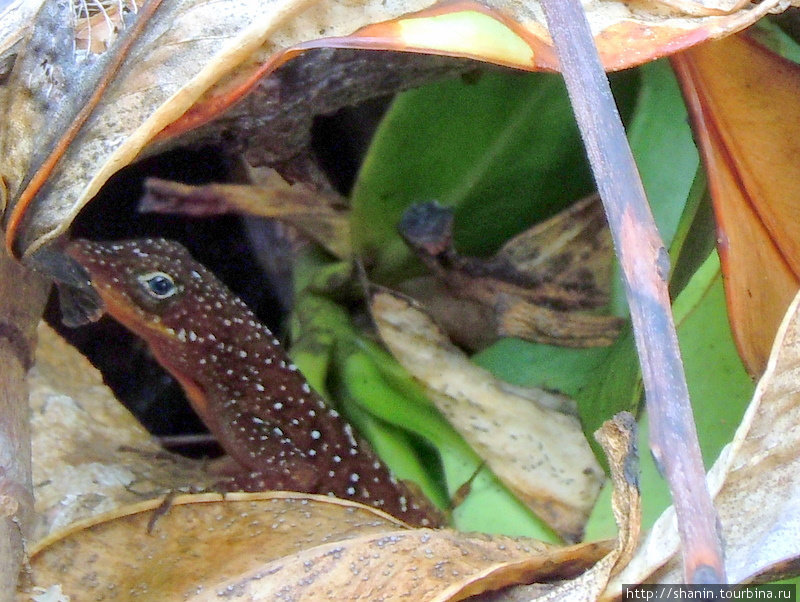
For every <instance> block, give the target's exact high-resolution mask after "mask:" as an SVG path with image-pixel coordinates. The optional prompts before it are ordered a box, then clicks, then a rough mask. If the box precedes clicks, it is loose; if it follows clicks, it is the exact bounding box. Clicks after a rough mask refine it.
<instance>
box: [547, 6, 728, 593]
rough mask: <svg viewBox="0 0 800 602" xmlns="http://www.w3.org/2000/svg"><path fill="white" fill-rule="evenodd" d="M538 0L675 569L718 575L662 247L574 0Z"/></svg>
mask: <svg viewBox="0 0 800 602" xmlns="http://www.w3.org/2000/svg"><path fill="white" fill-rule="evenodd" d="M542 5H543V7H544V11H545V15H546V17H547V23H548V27H549V29H550V35H551V36H552V38H553V42H554V44H555V46H556V50H557V52H558V56H559V59H560V61H561V65H562V73H563V75H564V80H565V81H566V84H567V90H568V92H569V96H570V99H571V101H572V107H573V110H574V112H575V117H576V119H577V122H578V126H579V127H580V130H581V134H582V136H583V141H584V144H585V146H586V151H587V154H588V156H589V161H590V163H591V165H592V170H593V172H594V175H595V179H596V181H597V187H598V191H599V192H600V196H601V198H602V199H603V205H604V206H605V210H606V214H607V216H608V223H609V226H610V228H611V233H612V236H613V238H614V246H615V247H616V250H617V255H618V257H619V260H620V264H621V266H622V273H623V277H624V280H625V292H626V295H627V298H628V304H629V306H630V311H631V318H632V320H633V329H634V336H635V339H636V347H637V349H638V352H639V362H640V364H641V366H642V378H643V380H644V389H645V396H646V399H647V411H648V415H649V419H650V448H651V450H652V452H653V455H654V456H655V458H656V461H657V462H658V464H659V465H660V467H661V469H662V472H663V474H664V475H665V477H666V480H667V483H668V484H669V488H670V491H671V493H672V500H673V503H674V505H675V512H676V515H677V519H678V532H679V534H680V538H681V541H682V543H683V562H684V576H685V578H686V580H687V582H688V583H724V582H725V567H724V563H723V553H722V544H721V542H720V537H719V533H718V531H717V515H716V511H715V509H714V506H713V503H712V501H711V496H710V495H709V493H708V488H707V487H706V481H705V470H704V468H703V460H702V456H701V455H700V446H699V444H698V441H697V432H696V430H695V425H694V419H693V416H692V407H691V405H690V403H689V390H688V388H687V386H686V376H685V374H684V370H683V363H682V362H681V357H680V350H679V348H678V337H677V334H676V332H675V323H674V320H673V317H672V312H671V310H670V303H669V294H668V291H667V275H668V272H669V259H668V255H667V252H666V250H665V249H664V245H663V243H662V241H661V238H660V236H659V234H658V230H657V229H656V225H655V221H654V220H653V215H652V213H651V212H650V207H649V205H648V204H647V198H646V197H645V193H644V188H643V186H642V182H641V179H640V177H639V172H638V170H637V169H636V164H635V162H634V160H633V155H632V153H631V150H630V146H629V145H628V141H627V139H626V137H625V131H624V129H623V127H622V121H621V120H620V118H619V113H618V111H617V108H616V105H615V104H614V98H613V96H612V95H611V88H610V86H609V84H608V79H607V78H606V75H605V71H604V70H603V66H602V64H601V62H600V57H599V55H598V53H597V48H596V47H595V45H594V41H593V39H592V34H591V31H590V29H589V24H588V22H587V20H586V15H585V14H584V12H583V9H582V7H581V4H580V0H542Z"/></svg>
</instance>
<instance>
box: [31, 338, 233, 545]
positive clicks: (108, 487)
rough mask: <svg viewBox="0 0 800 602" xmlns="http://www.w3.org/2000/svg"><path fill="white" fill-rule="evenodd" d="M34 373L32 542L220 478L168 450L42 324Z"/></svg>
mask: <svg viewBox="0 0 800 602" xmlns="http://www.w3.org/2000/svg"><path fill="white" fill-rule="evenodd" d="M38 336H39V344H38V347H37V350H36V364H35V365H34V367H33V368H32V370H31V372H30V374H29V386H30V404H31V428H32V431H33V434H32V447H33V450H32V451H33V482H34V485H35V486H34V493H35V495H36V512H37V520H36V524H35V531H34V534H33V541H36V540H38V539H40V538H42V537H44V536H46V535H48V534H49V533H51V532H52V531H53V530H56V529H62V528H64V527H65V526H66V525H69V524H71V523H73V522H75V521H77V520H82V519H85V518H89V517H91V516H95V515H97V514H102V513H104V512H110V511H112V510H115V509H117V508H119V507H120V506H123V505H126V504H131V503H134V502H140V501H143V500H151V499H153V498H157V497H160V496H163V495H166V494H167V493H168V492H170V491H176V490H181V489H187V488H190V487H191V488H197V489H202V488H208V487H211V486H213V484H214V482H215V481H216V480H218V479H217V478H215V477H212V476H211V475H208V474H207V473H206V472H205V471H204V470H203V467H202V465H201V464H200V463H198V462H193V461H190V460H187V459H185V458H180V457H177V456H174V455H172V454H168V453H167V452H165V451H164V450H163V449H162V448H161V447H160V446H159V445H157V444H156V442H155V441H154V440H153V438H152V437H151V436H150V434H149V433H147V431H145V430H144V428H143V427H142V426H141V425H140V424H139V422H137V421H136V419H135V418H134V417H133V416H132V415H131V414H130V413H129V412H128V411H127V410H126V409H125V408H124V407H123V406H122V405H121V404H120V403H119V402H118V401H117V400H116V399H115V398H114V395H113V394H112V393H111V391H110V390H109V389H108V387H106V386H105V385H104V384H103V377H102V376H101V375H100V373H99V372H98V371H97V370H96V369H95V368H94V367H93V366H92V365H91V364H90V363H89V362H88V361H87V360H86V358H84V357H83V356H82V355H81V354H80V353H78V352H77V351H76V350H75V349H74V348H73V347H71V346H70V345H68V344H67V343H66V342H65V341H64V340H63V339H61V338H60V337H59V336H58V335H57V334H56V333H55V332H53V330H52V329H50V328H49V327H48V326H46V325H44V324H41V325H40V326H39V331H38Z"/></svg>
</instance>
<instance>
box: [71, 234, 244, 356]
mask: <svg viewBox="0 0 800 602" xmlns="http://www.w3.org/2000/svg"><path fill="white" fill-rule="evenodd" d="M66 252H67V254H68V255H69V256H70V257H72V258H73V259H74V260H75V261H77V262H78V264H80V265H81V266H82V267H83V268H84V269H85V270H86V272H87V273H88V275H89V278H90V280H91V284H92V286H93V287H94V289H95V290H96V291H97V293H98V295H99V296H100V298H101V299H102V301H103V303H104V305H105V309H106V311H107V313H109V314H111V315H112V316H113V317H114V318H116V319H117V320H118V321H120V322H122V323H123V324H125V325H126V326H128V327H129V328H130V329H131V330H133V331H134V332H136V333H137V334H139V335H140V336H143V337H145V338H148V339H150V338H151V337H153V336H158V337H161V338H163V339H169V338H175V339H176V340H177V341H178V342H185V341H184V339H185V337H187V336H189V335H188V333H190V332H193V330H197V328H195V327H196V326H197V327H199V326H201V325H202V326H208V323H213V322H215V321H216V320H215V318H216V317H219V315H218V314H219V313H220V312H217V315H215V312H214V309H215V307H216V309H217V310H221V309H222V308H223V307H224V306H225V305H226V304H228V303H231V302H232V301H233V300H234V299H235V297H234V296H233V295H232V294H231V293H230V292H229V291H228V290H227V289H225V288H224V287H220V286H216V285H215V286H212V284H216V283H217V280H216V278H215V277H214V276H213V274H211V272H209V271H208V270H207V269H206V268H204V267H203V266H202V265H200V264H199V263H197V262H196V261H195V260H194V259H193V258H192V257H191V255H189V252H188V251H187V250H186V249H185V248H184V247H183V246H182V245H180V244H178V243H176V242H173V241H169V240H165V239H158V238H143V239H136V240H126V241H114V242H95V241H88V240H75V241H72V242H71V243H69V245H68V246H67V247H66ZM187 298H189V299H192V303H187V302H186V300H187ZM198 300H200V301H201V303H200V304H199V305H198V304H197V301H198ZM203 322H205V323H204V324H201V323H203ZM205 329H206V328H204V329H203V330H205Z"/></svg>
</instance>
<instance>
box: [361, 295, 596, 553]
mask: <svg viewBox="0 0 800 602" xmlns="http://www.w3.org/2000/svg"><path fill="white" fill-rule="evenodd" d="M370 307H371V311H372V315H373V318H374V320H375V323H376V325H377V327H378V332H379V334H380V336H381V338H382V339H383V341H384V343H385V344H386V346H387V347H388V348H389V350H390V351H391V352H392V354H393V355H394V356H395V358H397V361H398V362H399V363H400V364H401V365H402V366H403V367H404V368H405V369H406V370H408V372H409V373H410V374H411V375H412V376H414V378H416V379H417V380H418V381H419V382H420V383H422V385H423V386H424V388H425V391H426V394H427V395H428V396H429V397H430V399H431V401H433V403H434V405H436V407H437V408H438V409H439V411H440V412H441V413H442V414H444V416H445V417H446V418H447V419H448V420H449V421H450V422H451V424H452V425H453V426H454V428H455V429H456V430H457V431H458V432H459V433H460V434H461V435H462V436H463V437H464V439H465V440H466V441H467V442H468V443H469V444H470V445H471V446H472V447H473V448H474V449H475V451H476V452H477V453H478V455H479V456H480V457H481V458H482V459H483V460H484V461H485V462H486V464H487V465H488V466H489V467H490V468H491V469H492V470H493V471H494V473H495V474H496V475H497V476H498V477H499V478H500V479H501V480H502V481H503V482H504V483H505V484H506V486H508V487H509V488H510V489H511V490H512V491H513V492H515V493H516V494H517V495H518V496H519V497H520V499H521V500H523V501H524V502H525V503H526V504H527V505H528V506H529V507H530V508H531V509H532V510H533V511H534V512H536V513H537V515H539V517H540V518H542V519H543V520H544V521H545V522H547V523H548V524H549V525H550V526H551V527H553V528H554V529H555V530H556V531H558V532H559V533H560V534H561V535H562V537H564V538H565V539H567V540H577V539H579V538H580V536H581V533H582V531H583V524H584V522H585V520H586V518H587V516H588V513H589V512H590V511H591V508H592V505H593V503H594V500H595V498H596V496H597V493H598V491H599V488H600V483H601V481H602V479H603V472H602V470H601V468H600V467H599V465H598V464H597V461H596V460H595V457H594V454H593V453H592V451H591V449H590V448H589V444H588V442H587V441H586V439H585V437H584V435H583V432H582V430H581V426H580V423H579V422H578V419H577V418H576V417H575V416H574V415H573V414H571V413H569V412H570V411H571V409H572V407H573V406H572V402H571V400H569V399H567V398H565V397H563V396H559V395H555V394H552V393H548V392H546V391H544V390H541V389H524V388H522V387H514V386H512V385H510V384H508V383H503V382H502V381H499V380H497V379H496V378H494V377H493V376H492V375H491V374H490V373H489V372H488V371H486V370H484V369H482V368H479V367H477V366H475V365H474V364H472V363H471V362H470V361H469V359H468V358H467V357H466V355H464V353H463V352H462V351H460V350H459V349H458V348H456V347H455V346H454V345H453V344H452V343H451V342H450V340H449V339H448V338H447V336H446V335H445V334H444V333H443V332H442V331H441V330H440V329H439V327H438V326H437V325H436V324H435V323H434V322H433V321H432V320H431V318H430V317H429V316H427V315H426V314H425V313H424V312H423V311H422V310H421V309H420V308H419V307H418V306H416V305H415V304H414V303H413V302H412V301H411V300H410V299H408V298H407V297H404V296H402V295H399V294H396V293H391V292H389V291H386V290H376V291H375V292H374V293H373V294H372V296H371V299H370Z"/></svg>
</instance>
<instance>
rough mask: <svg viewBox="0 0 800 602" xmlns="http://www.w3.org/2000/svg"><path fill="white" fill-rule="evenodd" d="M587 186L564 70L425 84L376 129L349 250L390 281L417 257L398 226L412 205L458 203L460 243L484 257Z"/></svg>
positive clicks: (356, 194) (356, 197)
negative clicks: (471, 82)
mask: <svg viewBox="0 0 800 602" xmlns="http://www.w3.org/2000/svg"><path fill="white" fill-rule="evenodd" d="M591 189H592V180H591V176H590V173H589V170H588V167H587V166H586V161H585V159H584V154H583V148H582V145H581V141H580V137H579V135H578V131H577V128H576V126H575V122H574V119H573V117H572V110H571V108H570V105H569V101H568V99H567V96H566V92H565V89H564V85H563V82H562V80H561V77H560V76H555V75H547V74H510V73H497V72H485V73H483V74H482V77H480V78H479V80H478V82H477V83H475V84H468V83H465V82H464V81H463V80H461V79H457V80H451V81H446V82H442V83H438V84H434V85H430V86H425V87H423V88H420V89H418V90H414V91H411V92H406V93H405V94H402V95H400V96H399V97H398V98H397V100H396V101H395V102H394V104H393V106H392V107H391V109H390V111H389V113H388V114H387V116H386V118H385V119H384V120H383V122H382V124H381V126H380V128H379V129H378V132H377V133H376V135H375V138H374V140H373V143H372V145H371V147H370V150H369V153H368V155H367V157H366V159H365V162H364V164H363V166H362V168H361V172H360V174H359V177H358V181H357V182H356V185H355V188H354V190H353V195H352V207H353V217H352V220H353V221H352V226H353V236H354V238H355V248H356V249H360V252H361V253H362V254H364V255H366V256H367V257H369V258H370V263H371V265H373V268H374V269H373V276H374V275H375V274H379V275H380V277H381V280H382V281H386V280H387V279H388V280H392V279H395V278H396V277H397V276H398V273H401V274H402V273H403V271H404V270H407V269H408V268H409V264H411V263H413V262H412V259H411V255H410V253H409V252H408V250H407V249H406V247H405V245H404V244H403V242H402V241H401V239H400V237H399V236H398V235H397V234H396V231H395V228H396V224H397V222H398V221H399V219H400V216H401V215H402V213H403V211H404V210H405V209H406V207H408V206H409V205H411V204H413V203H416V202H419V201H426V200H432V199H436V200H438V201H439V202H440V203H442V204H444V205H447V206H452V207H455V208H456V214H455V238H456V244H457V246H458V248H459V249H460V250H461V251H462V252H464V253H467V254H480V255H486V254H489V253H491V252H492V251H493V250H495V249H496V248H497V247H498V246H499V245H500V244H501V243H502V242H504V241H505V240H507V239H508V238H510V237H511V236H512V235H514V234H516V233H517V232H519V231H521V230H523V229H524V228H525V227H526V226H527V225H529V224H531V223H533V222H535V221H539V220H540V219H542V218H544V217H547V216H549V215H552V214H553V213H554V212H555V211H557V210H558V209H560V208H562V207H563V206H565V204H566V203H567V202H569V201H574V200H577V199H578V198H580V197H582V196H584V195H586V194H588V193H589V192H590V191H591Z"/></svg>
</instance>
